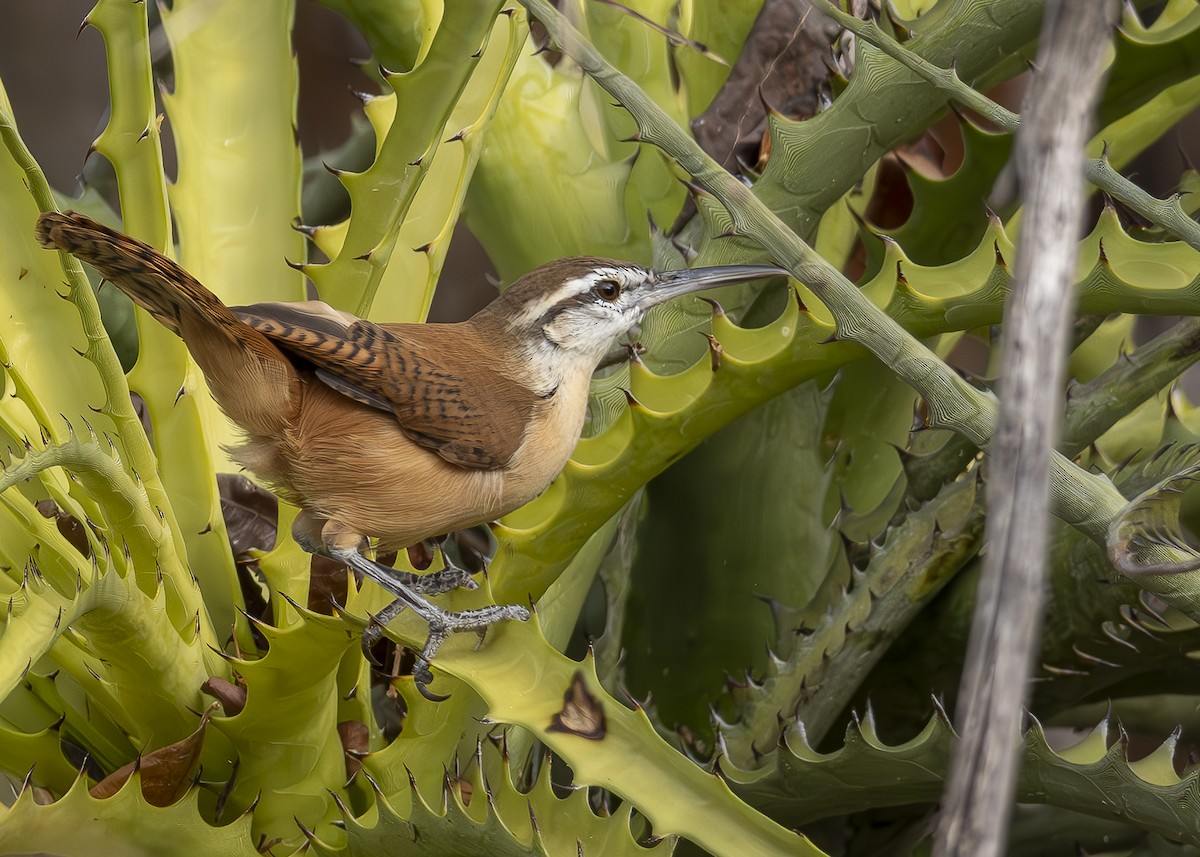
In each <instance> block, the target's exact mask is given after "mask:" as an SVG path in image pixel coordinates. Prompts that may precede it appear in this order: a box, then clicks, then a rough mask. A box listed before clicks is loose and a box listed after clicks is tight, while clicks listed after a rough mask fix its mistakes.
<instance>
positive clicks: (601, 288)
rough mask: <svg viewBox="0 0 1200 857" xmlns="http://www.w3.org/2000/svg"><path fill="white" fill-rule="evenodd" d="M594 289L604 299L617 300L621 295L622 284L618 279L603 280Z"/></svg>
mask: <svg viewBox="0 0 1200 857" xmlns="http://www.w3.org/2000/svg"><path fill="white" fill-rule="evenodd" d="M592 291H593V292H594V293H595V294H596V296H597V297H598V298H600V300H602V301H609V302H612V301H615V300H616V299H617V298H619V297H620V296H621V284H620V283H618V282H617V281H616V280H601V281H600V282H598V283H596V285H595V287H594V288H593V289H592Z"/></svg>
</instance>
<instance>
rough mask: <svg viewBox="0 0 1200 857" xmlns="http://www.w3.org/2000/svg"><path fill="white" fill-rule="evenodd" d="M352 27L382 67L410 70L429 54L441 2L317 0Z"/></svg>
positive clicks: (439, 17) (439, 14)
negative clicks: (356, 30) (364, 39)
mask: <svg viewBox="0 0 1200 857" xmlns="http://www.w3.org/2000/svg"><path fill="white" fill-rule="evenodd" d="M320 3H321V5H322V6H327V7H329V8H330V9H334V10H335V11H337V12H339V13H340V14H341V15H342V16H344V17H345V18H346V19H347V20H348V21H350V22H351V23H353V24H354V26H356V27H357V28H358V29H359V31H360V32H361V33H362V34H363V36H364V37H365V38H366V40H367V43H368V44H370V46H371V54H372V55H373V56H374V57H375V58H376V60H377V61H378V62H380V63H382V65H383V67H384V68H388V69H394V70H396V71H410V70H411V69H412V68H413V67H414V66H416V65H417V63H419V62H421V61H422V60H423V59H424V57H425V56H426V55H427V54H428V52H429V46H430V43H431V42H432V41H433V36H434V34H435V33H436V32H437V27H438V24H439V22H440V21H441V18H442V7H443V3H442V0H397V2H391V0H320Z"/></svg>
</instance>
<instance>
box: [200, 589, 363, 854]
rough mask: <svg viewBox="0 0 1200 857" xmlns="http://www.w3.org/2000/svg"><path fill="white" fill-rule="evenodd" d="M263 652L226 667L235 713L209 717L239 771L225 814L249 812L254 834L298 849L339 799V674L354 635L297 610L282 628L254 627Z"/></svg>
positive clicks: (322, 826)
mask: <svg viewBox="0 0 1200 857" xmlns="http://www.w3.org/2000/svg"><path fill="white" fill-rule="evenodd" d="M256 627H257V628H258V630H259V631H260V632H261V633H262V634H263V635H264V636H265V637H266V639H267V644H268V650H267V652H266V654H265V655H263V656H262V657H261V658H260V659H258V660H234V661H231V663H232V664H233V668H234V669H235V670H236V672H237V674H238V675H239V676H240V677H241V679H242V680H243V681H244V682H245V686H246V691H247V696H246V705H245V708H243V709H242V711H240V712H238V713H237V714H235V715H233V716H230V717H214V718H213V719H212V726H213V728H214V729H215V730H216V731H218V732H220V734H222V735H224V736H225V737H226V738H227V739H228V740H229V742H230V743H231V744H232V745H233V749H234V751H235V752H236V754H237V759H238V766H237V771H236V775H235V776H234V778H233V782H232V784H231V786H230V787H229V791H228V795H227V800H226V812H246V811H248V810H249V808H250V807H251V806H253V807H254V812H253V822H252V824H253V827H252V830H253V835H254V838H255V841H257V840H258V838H259V837H263V838H265V839H267V840H273V839H278V840H280V841H281V842H284V843H287V844H288V845H289V846H294V847H299V846H300V845H301V844H302V843H303V841H304V835H303V832H302V829H301V827H298V826H297V822H299V824H300V825H302V826H303V829H307V830H316V831H318V832H324V831H325V830H327V829H328V826H329V825H330V824H331V823H332V822H333V820H334V818H335V817H336V814H337V809H336V806H335V800H336V799H344V795H345V792H344V784H345V782H346V780H347V779H348V777H347V772H346V760H345V754H344V752H343V749H342V743H341V740H340V738H339V735H338V730H337V726H338V720H339V718H338V713H339V706H338V703H339V698H340V696H341V693H340V692H339V689H338V682H337V678H338V670H339V667H340V664H341V662H342V658H343V655H344V654H345V653H346V651H347V650H348V649H349V648H350V647H351V646H353V645H356V643H357V635H356V634H355V632H354V631H352V630H351V629H350V628H349V627H347V625H346V624H345V623H344V622H342V621H341V620H339V619H335V618H331V617H328V616H320V615H319V614H315V613H311V612H309V611H303V612H302V613H301V617H300V618H299V619H294V620H293V621H292V622H291V623H289V624H288V625H287V626H286V627H278V628H277V627H274V626H271V625H265V624H257V625H256Z"/></svg>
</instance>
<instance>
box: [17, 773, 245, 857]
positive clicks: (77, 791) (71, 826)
mask: <svg viewBox="0 0 1200 857" xmlns="http://www.w3.org/2000/svg"><path fill="white" fill-rule="evenodd" d="M140 780H141V778H140V776H139V775H138V774H134V775H133V776H132V777H130V778H129V780H128V781H127V782H126V783H125V785H124V786H123V787H122V788H121V789H120V791H118V792H117V793H116V794H114V795H113V796H112V797H108V798H95V797H92V796H91V795H90V794H88V788H87V783H86V782H85V781H84V779H83V778H82V777H80V778H79V779H78V780H77V781H76V782H75V785H74V786H73V787H72V788H71V790H70V791H68V792H67V793H66V794H65V795H63V796H62V797H60V798H59V799H58V800H56V801H54V802H53V803H49V804H44V805H43V804H40V803H39V802H38V801H37V800H36V799H35V797H34V794H33V790H32V789H30V788H25V789H23V790H22V791H21V794H20V795H19V796H18V797H17V800H16V801H15V802H14V803H13V805H12V806H10V807H6V808H4V809H0V851H3V852H5V853H10V854H11V853H18V854H19V853H30V852H41V853H47V854H59V855H62V857H76V855H78V857H87V855H92V854H95V853H96V843H97V842H103V843H104V845H103V847H104V852H105V853H106V854H111V855H113V857H135V855H140V854H150V853H156V854H170V855H185V854H203V853H219V854H227V855H229V857H258V855H259V853H260V852H259V851H258V850H257V849H256V848H255V847H254V839H253V838H252V836H251V829H250V816H248V815H243V816H241V817H240V818H238V819H235V820H234V821H232V822H231V823H229V824H226V825H223V826H221V827H213V826H212V825H210V824H208V823H207V822H206V821H205V820H204V817H203V815H202V811H201V809H200V798H201V795H202V793H201V790H200V789H199V788H197V787H193V788H192V789H191V790H189V791H188V793H187V794H186V795H184V796H183V798H181V799H180V800H179V801H178V802H176V803H174V804H171V805H170V806H166V807H159V806H154V805H153V804H151V803H149V802H147V800H146V799H145V797H143V796H142V787H141V781H140Z"/></svg>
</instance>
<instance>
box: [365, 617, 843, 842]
mask: <svg viewBox="0 0 1200 857" xmlns="http://www.w3.org/2000/svg"><path fill="white" fill-rule="evenodd" d="M460 600H461V599H460ZM450 606H453V607H458V606H459V605H458V604H455V603H454V601H451V602H450ZM348 618H350V619H352V620H354V621H356V622H357V621H363V624H365V620H357V619H356V618H355V617H354V615H353V614H350V615H349V616H348ZM387 632H388V634H389V636H391V635H395V636H397V637H399V638H400V639H401V640H402V641H404V642H405V643H406V644H407V645H413V644H416V643H418V642H420V641H423V640H424V636H425V634H426V633H427V631H426V629H425V628H424V627H423V623H421V622H419V621H416V620H413V619H412V618H411V617H408V616H406V614H401V616H400V617H398V618H397V620H396V621H395V622H393V623H392V624H391V625H389V626H388V629H387ZM473 644H474V641H472V640H463V639H461V635H460V636H459V637H452V638H451V639H450V640H448V641H447V642H446V643H445V644H444V646H443V647H442V649H441V650H439V653H438V659H437V661H436V663H435V668H436V669H437V670H438V671H439V672H440V673H449V674H450V675H454V676H457V677H458V678H460V679H462V680H464V681H468V682H469V683H470V685H471V687H472V688H474V689H475V691H476V692H477V693H478V694H479V695H480V696H481V697H482V698H483V700H484V701H485V702H486V704H487V706H488V717H489V718H491V719H492V720H495V721H499V722H502V723H510V724H513V725H517V726H521V727H523V728H525V729H526V730H529V731H531V732H533V733H534V735H535V736H536V737H537V738H538V739H539V740H540V741H541V742H542V743H543V744H545V745H546V746H548V747H549V748H550V749H551V750H552V751H554V752H555V753H557V754H558V755H560V756H562V757H563V758H564V759H565V760H566V761H567V763H568V764H569V765H570V767H571V770H572V772H573V773H574V778H575V780H576V781H577V782H579V783H580V784H586V785H598V786H602V787H604V788H607V789H609V790H610V791H612V792H614V793H615V794H617V795H619V796H621V797H623V798H624V799H626V800H628V801H629V802H630V803H631V804H633V806H634V807H635V808H636V809H637V810H638V812H640V813H642V814H643V815H645V816H646V817H647V818H648V819H649V820H650V823H651V824H652V825H653V827H654V831H655V833H656V834H657V835H660V836H662V835H667V834H678V835H681V836H686V837H687V838H689V839H691V840H693V841H694V842H696V843H697V844H698V845H700V846H701V847H704V848H706V849H707V850H708V851H710V852H712V853H713V854H716V855H724V854H730V855H733V854H744V853H746V849H747V848H751V849H755V853H762V854H764V855H768V854H796V853H802V854H814V855H817V854H820V853H821V852H819V851H818V850H817V849H816V848H814V847H813V846H811V844H809V843H808V841H807V840H806V839H804V838H802V837H799V836H797V835H795V834H793V833H791V832H790V831H786V830H784V829H782V828H778V827H776V826H775V825H773V824H771V823H770V822H769V821H768V820H767V819H765V818H763V817H761V816H759V815H757V814H755V813H753V812H751V811H749V809H748V808H747V807H746V806H745V805H744V804H742V803H741V802H740V801H737V800H735V799H732V796H731V795H730V794H729V793H728V792H727V791H726V790H725V787H724V785H723V784H722V783H721V782H720V781H719V780H717V779H716V778H714V777H713V776H712V775H711V774H709V773H707V772H704V771H702V770H700V769H699V768H698V767H696V766H695V765H694V764H692V762H690V761H688V760H687V759H686V758H685V757H683V756H682V755H680V754H679V753H677V752H676V751H675V750H674V749H672V748H671V747H669V746H668V745H667V744H666V743H665V742H663V741H662V739H661V738H659V737H658V736H657V735H656V734H655V733H654V730H653V728H652V726H651V724H650V722H649V720H648V719H647V718H646V716H645V714H644V713H643V712H641V711H640V710H636V711H631V710H630V709H628V708H626V707H625V706H624V705H622V704H620V703H619V702H617V701H616V700H615V699H613V698H612V697H610V696H609V695H608V694H607V693H606V692H605V691H604V690H603V689H602V688H601V686H600V682H599V680H598V679H597V678H596V675H595V670H594V662H593V661H592V659H591V658H590V657H589V658H588V659H586V660H585V661H584V662H583V663H582V664H580V663H577V662H575V661H572V660H570V659H568V658H567V657H565V656H564V655H562V654H561V653H559V652H558V651H557V650H556V649H554V648H553V647H551V646H550V645H549V644H548V643H547V642H546V640H545V638H544V636H543V635H542V633H541V630H540V627H539V623H538V622H537V619H536V614H535V616H534V618H533V619H532V620H530V621H529V622H505V623H501V624H500V625H497V626H495V627H493V628H491V629H489V631H488V638H487V643H486V645H484V646H482V647H474V645H473ZM513 688H519V689H520V692H514V691H513ZM439 689H440V688H439ZM370 762H371V759H368V760H367V763H368V766H369V765H370ZM698 808H703V811H702V813H701V814H700V815H697V812H699V809H698ZM698 817H704V818H705V819H706V822H705V824H704V825H702V826H698V825H696V824H695V823H694V821H695V819H696V818H698Z"/></svg>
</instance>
